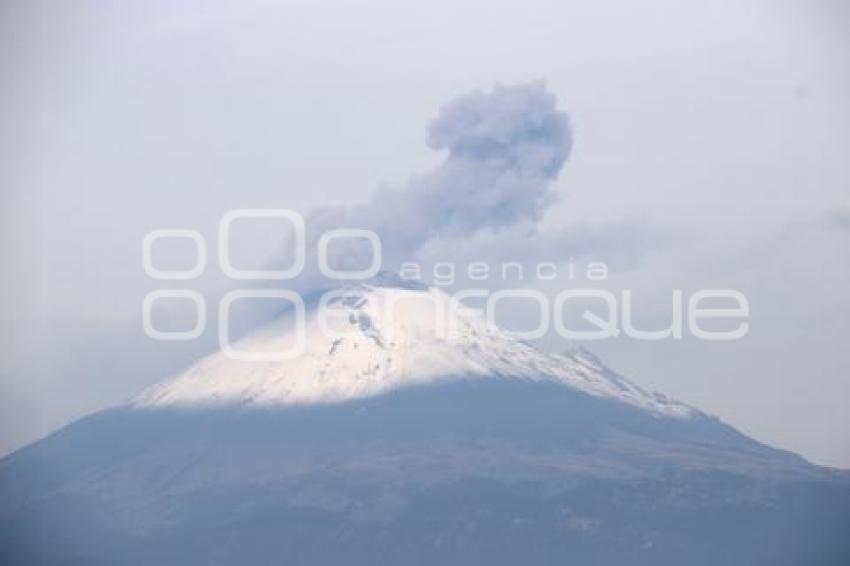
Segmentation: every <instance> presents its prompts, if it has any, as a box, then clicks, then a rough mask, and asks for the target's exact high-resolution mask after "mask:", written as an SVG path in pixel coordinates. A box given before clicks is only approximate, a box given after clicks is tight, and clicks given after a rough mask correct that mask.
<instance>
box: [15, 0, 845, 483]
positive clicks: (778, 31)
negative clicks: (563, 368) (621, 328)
mask: <svg viewBox="0 0 850 566" xmlns="http://www.w3.org/2000/svg"><path fill="white" fill-rule="evenodd" d="M844 6H845V5H844V4H843V3H842V2H839V1H837V0H836V1H820V2H819V1H814V2H812V1H782V0H780V1H764V2H748V1H735V2H716V1H712V2H708V1H706V2H689V3H684V2H678V1H669V2H642V3H635V2H626V1H624V2H594V3H589V2H581V3H579V2H575V3H571V2H564V1H557V2H556V1H553V2H537V1H525V2H521V3H520V2H502V3H494V2H483V1H482V2H464V3H459V2H428V3H420V4H418V5H416V4H407V3H405V4H402V3H399V2H375V1H370V2H366V1H361V2H336V3H325V4H323V5H322V6H321V7H319V6H318V5H317V4H316V3H314V2H307V1H303V2H270V1H268V2H261V1H256V0H248V1H244V2H239V3H224V2H181V3H174V2H166V1H135V2H132V1H131V2H106V1H100V2H94V1H81V2H75V3H73V4H72V3H68V2H60V1H55V2H30V1H27V2H23V1H21V2H16V1H11V2H4V3H3V6H2V8H0V10H2V13H0V28H2V30H0V31H2V35H0V37H2V39H0V42H2V49H0V65H2V71H3V76H4V81H3V82H4V87H3V89H2V90H0V132H2V133H0V144H2V152H0V187H2V197H0V198H2V200H0V214H2V218H0V226H1V227H2V228H0V230H2V244H0V258H2V260H3V266H4V268H3V270H2V275H0V277H2V286H1V287H0V289H2V291H3V299H2V308H3V316H2V327H0V332H2V334H0V336H2V346H1V347H2V358H0V359H2V360H3V363H2V366H1V367H0V372H1V373H0V452H5V451H8V450H10V449H13V448H14V447H17V446H20V445H21V444H22V443H24V442H27V441H29V440H32V439H34V438H37V437H38V436H40V435H43V434H45V433H47V432H49V431H50V430H52V429H54V428H56V427H58V426H60V425H61V424H64V423H66V422H68V421H69V420H71V419H73V418H75V417H77V416H80V415H82V414H85V413H86V412H90V411H92V410H95V409H97V408H100V407H103V406H107V405H110V404H115V403H119V402H122V401H124V400H126V399H127V398H128V397H130V396H132V395H133V394H135V393H136V392H138V391H139V390H140V389H141V388H142V387H144V386H145V385H147V384H149V383H152V382H154V381H156V380H157V379H160V378H163V377H166V376H167V375H169V374H170V373H172V372H174V371H176V370H178V369H179V368H181V367H183V366H184V365H186V364H188V363H190V362H191V361H192V360H193V359H194V358H195V357H197V356H198V355H200V354H201V353H202V352H205V351H207V350H208V349H209V348H210V347H212V344H213V342H214V338H215V336H214V334H213V333H207V334H208V335H205V336H204V337H203V338H202V339H201V340H199V341H197V342H192V343H183V344H176V343H175V344H169V345H165V346H164V345H163V344H161V343H152V342H151V341H149V340H148V339H147V338H145V337H144V335H143V334H142V331H141V324H140V321H139V317H140V305H141V300H142V297H143V296H144V294H145V293H146V292H148V291H150V290H152V289H153V288H155V287H157V286H159V285H158V284H157V283H156V282H152V281H150V280H149V279H148V278H147V277H146V276H145V275H144V273H143V271H142V266H141V259H140V255H141V242H142V238H143V237H144V235H145V233H146V232H148V231H149V230H152V229H155V228H162V227H189V228H194V229H197V230H199V231H201V232H202V233H203V234H204V235H205V236H206V237H207V239H208V240H209V241H210V242H214V240H215V234H216V227H217V223H218V220H219V218H220V217H221V215H222V213H224V212H225V211H227V210H229V209H231V208H240V207H287V208H293V209H297V210H302V211H308V210H311V209H313V208H315V207H317V206H321V205H326V204H329V203H342V204H351V203H358V202H369V198H370V195H371V194H372V192H373V191H374V190H375V188H376V187H378V186H382V185H385V186H390V187H398V186H405V185H407V184H408V183H410V182H411V181H410V178H411V176H412V175H417V174H421V173H423V172H427V171H433V170H434V169H435V168H436V167H439V166H440V163H442V161H443V160H444V159H445V152H442V153H441V152H440V151H436V150H434V149H431V148H429V147H428V145H427V143H426V142H427V136H426V129H427V125H428V124H429V122H430V121H431V120H433V119H434V118H435V117H436V116H437V114H438V111H439V109H440V107H441V105H442V104H444V103H445V102H447V101H450V100H453V99H455V98H456V97H458V96H459V95H464V94H465V93H468V92H470V91H473V90H475V89H483V90H489V89H491V88H492V87H493V86H494V85H495V84H497V83H503V84H513V83H527V82H529V81H535V80H543V81H545V83H546V85H547V88H548V91H549V92H551V93H552V94H553V95H554V96H555V97H557V104H558V107H559V108H560V109H562V110H564V111H566V112H568V113H569V115H570V120H571V122H572V130H573V140H572V142H573V145H572V150H571V155H570V159H569V161H568V162H567V163H566V165H565V166H564V168H563V170H562V172H561V174H560V176H559V177H558V178H557V180H555V181H554V185H553V186H552V187H551V190H553V191H554V193H556V194H557V196H558V199H557V201H556V202H554V203H553V204H552V205H551V206H549V207H548V208H547V209H546V212H545V215H544V216H543V217H542V218H541V219H540V222H539V225H537V233H536V235H535V236H534V237H533V238H532V237H530V236H529V237H528V239H527V240H526V239H524V238H523V237H518V236H517V234H515V233H509V236H505V235H504V234H502V235H501V236H500V235H486V234H485V235H483V236H481V237H477V238H473V239H472V240H471V241H470V242H468V245H467V248H465V249H463V250H457V249H454V250H445V249H441V248H440V246H439V245H435V246H432V247H431V248H430V249H428V250H426V251H425V253H424V255H425V256H427V255H428V254H430V257H432V258H434V257H443V256H446V255H452V254H454V257H455V258H457V259H464V258H467V259H468V258H473V257H478V256H480V255H482V254H483V255H487V257H486V258H484V259H492V260H499V259H511V258H512V256H511V254H512V253H514V254H521V253H522V246H521V245H520V244H523V243H525V242H530V243H531V244H529V245H533V249H534V250H536V252H537V253H542V252H541V250H543V251H545V252H547V253H549V252H550V251H551V253H552V254H553V255H557V256H559V257H553V258H552V259H558V260H562V259H563V258H564V257H568V256H571V255H575V256H577V257H585V258H591V259H595V260H599V261H607V262H609V263H610V264H611V265H612V266H614V268H615V271H614V273H613V274H612V278H611V281H610V285H611V286H612V287H615V288H622V287H628V288H631V289H633V290H634V293H635V295H636V296H639V297H640V300H639V304H640V312H641V313H644V321H645V322H646V324H651V323H653V322H657V321H659V320H660V321H663V320H664V315H665V312H667V310H666V309H667V307H666V306H665V301H667V300H668V298H669V292H670V290H671V289H673V288H682V289H696V288H704V287H730V288H737V289H740V290H742V291H744V292H745V293H746V294H747V296H748V298H749V300H750V306H751V311H752V316H751V324H750V328H751V330H750V334H749V335H748V336H747V337H746V338H745V339H744V340H741V341H738V342H733V343H705V342H697V341H692V340H686V341H683V342H659V343H647V342H634V341H629V340H616V341H610V342H604V343H600V344H598V345H594V346H593V348H594V350H595V351H597V353H599V354H600V355H602V357H603V358H604V359H605V360H606V361H607V362H608V363H609V364H610V365H611V366H613V367H614V368H615V369H617V370H619V371H621V372H622V373H624V374H626V375H627V376H629V377H630V378H631V379H633V380H634V381H636V382H638V383H641V384H643V385H646V386H648V387H651V388H655V389H658V390H660V391H663V392H665V393H667V394H669V395H671V396H674V397H677V398H680V399H681V400H683V401H686V402H689V403H692V404H694V405H696V406H698V407H700V408H702V409H704V410H707V411H709V412H712V413H714V414H717V415H718V416H720V417H721V418H723V419H724V420H726V421H728V422H730V423H732V424H733V425H735V426H737V427H739V428H741V429H742V430H743V431H745V432H747V433H749V434H751V435H753V436H755V437H756V438H758V439H760V440H762V441H765V442H768V443H770V444H773V445H776V446H781V447H784V448H788V449H791V450H794V451H797V452H799V453H801V454H803V455H805V456H807V457H809V458H811V459H813V460H814V461H816V462H819V463H825V464H832V465H839V466H843V467H850V374H848V369H847V368H848V367H850V347H848V346H850V343H848V342H850V293H848V291H847V288H848V287H850V103H848V101H850V33H848V32H850V12H848V10H847V8H846V7H844ZM278 245H279V242H277V241H275V239H274V238H269V239H267V240H258V241H256V242H254V243H253V244H251V245H248V244H245V245H243V246H242V248H243V250H244V251H245V253H250V254H253V255H254V257H255V258H257V259H262V258H264V257H268V256H270V255H272V254H274V253H275V252H276V248H277V246H278ZM512 245H513V246H514V249H512V248H511V246H512ZM476 246H479V247H478V248H476ZM561 247H563V249H561ZM208 272H209V273H208V274H207V275H205V276H204V277H203V278H202V280H200V281H196V282H192V283H190V284H187V285H185V287H186V288H190V287H191V288H200V289H203V290H205V291H208V292H209V293H210V302H211V303H213V302H214V297H215V293H217V292H220V291H221V290H222V289H223V288H225V287H226V285H227V283H226V282H225V281H224V279H223V278H222V277H221V276H220V274H218V273H217V270H215V269H209V270H208ZM563 284H564V282H563V281H558V282H556V283H551V284H547V285H545V286H541V287H543V288H546V290H550V291H551V290H555V289H556V288H557V286H558V285H560V286H561V287H563ZM519 318H521V317H519ZM543 345H544V346H545V347H547V348H552V349H557V348H558V347H559V346H561V345H560V344H559V343H558V342H557V341H556V340H554V339H550V340H547V341H544V344H543Z"/></svg>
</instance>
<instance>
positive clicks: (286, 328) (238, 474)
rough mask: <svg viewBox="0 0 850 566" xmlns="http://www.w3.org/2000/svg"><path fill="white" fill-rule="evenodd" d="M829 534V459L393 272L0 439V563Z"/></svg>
mask: <svg viewBox="0 0 850 566" xmlns="http://www.w3.org/2000/svg"><path fill="white" fill-rule="evenodd" d="M299 324H300V326H299ZM297 328H300V332H299V331H296V329H297ZM302 340H303V343H302ZM299 344H300V345H301V346H303V348H301V349H300V350H299V351H298V352H297V354H298V355H292V356H275V353H276V352H281V351H286V350H290V349H292V348H293V347H294V346H296V345H299ZM234 352H236V356H235V357H234V355H233V354H234ZM240 358H241V359H240ZM244 358H252V359H250V360H246V359H244ZM848 535H850V475H848V474H847V473H846V472H843V471H838V470H832V469H827V468H821V467H818V466H815V465H812V464H810V463H808V462H807V461H805V460H804V459H802V458H800V457H799V456H796V455H794V454H792V453H789V452H784V451H781V450H777V449H774V448H771V447H768V446H765V445H763V444H761V443H759V442H757V441H755V440H753V439H751V438H748V437H747V436H745V435H743V434H741V433H740V432H738V431H736V430H735V429H734V428H732V427H730V426H728V425H726V424H724V423H722V422H721V421H719V420H718V419H716V418H715V417H712V416H710V415H708V414H706V413H704V412H702V411H700V410H698V409H696V408H693V407H690V406H688V405H685V404H683V403H679V402H676V401H673V400H671V399H668V398H666V397H664V396H663V395H660V394H657V393H651V392H648V391H645V390H644V389H642V388H640V387H638V386H636V385H635V384H633V383H631V382H630V381H628V380H627V379H625V378H623V377H622V376H620V375H618V374H616V373H615V372H613V371H612V370H610V369H609V368H607V367H606V366H605V365H604V364H603V363H602V362H601V361H600V360H599V359H598V358H596V357H595V356H593V355H592V354H591V353H589V352H588V351H586V350H584V349H581V348H575V349H571V350H569V351H567V352H565V353H562V354H557V355H553V354H547V353H544V352H541V351H539V350H537V349H536V348H534V347H533V346H531V345H528V344H526V343H523V342H521V341H518V340H516V339H514V338H512V337H511V336H510V335H509V334H508V333H506V332H504V331H502V330H500V329H499V328H497V327H495V326H494V325H493V324H491V323H490V322H489V321H488V320H487V319H486V317H484V316H483V315H482V314H481V313H480V312H478V311H476V310H474V309H470V308H467V307H464V306H463V305H461V304H459V303H457V302H456V301H454V300H453V299H452V298H451V297H450V296H449V295H447V294H445V293H443V292H442V291H440V290H438V289H434V288H429V287H425V286H423V285H419V284H415V283H409V282H403V281H397V280H378V281H372V282H370V283H369V284H362V285H354V286H351V287H348V288H345V289H341V290H338V291H335V292H332V293H326V294H323V295H321V297H319V296H317V297H316V298H314V299H312V300H310V301H308V302H307V308H306V313H305V317H304V320H303V321H301V322H300V323H299V322H298V319H297V318H296V317H295V314H293V313H290V314H289V315H283V316H282V317H281V318H280V319H278V320H275V321H274V322H272V323H271V324H269V325H268V326H266V327H264V328H262V329H260V330H259V331H257V332H255V333H253V334H251V335H249V336H247V337H245V338H244V339H242V340H240V341H238V342H236V343H234V344H233V345H232V347H231V348H230V350H229V351H225V352H218V353H216V354H213V355H211V356H209V357H207V358H205V359H203V360H201V361H199V362H198V363H197V364H196V365H194V366H193V367H191V368H189V369H188V370H187V371H186V372H184V373H183V374H181V375H178V376H176V377H174V378H172V379H169V380H166V381H164V382H162V383H159V384H157V385H155V386H153V387H151V388H149V389H148V390H146V391H144V392H142V393H141V394H140V395H139V396H138V397H137V398H135V399H133V400H131V401H130V402H129V403H127V404H126V405H123V406H120V407H115V408H111V409H107V410H104V411H101V412H98V413H96V414H93V415H91V416H89V417H86V418H83V419H81V420H79V421H77V422H75V423H73V424H71V425H69V426H67V427H65V428H63V429H61V430H59V431H57V432H55V433H53V434H52V435H50V436H48V437H47V438H44V439H43V440H41V441H38V442H36V443H34V444H32V445H30V446H27V447H25V448H23V449H21V450H18V451H17V452H14V453H13V454H11V455H9V456H7V457H5V458H3V459H2V460H0V563H2V564H10V565H12V564H14V565H18V564H45V565H46V564H50V565H55V564H67V565H78V564H79V565H87V566H92V565H105V564H109V565H115V564H126V565H137V564H138V565H142V564H144V565H150V564H158V565H171V564H174V565H178V564H179V565H181V566H191V565H202V564H203V565H210V564H244V565H255V564H256V565H261V564H262V565H265V564H287V565H300V564H303V565H330V564H345V565H364V566H365V565H370V566H374V565H381V564H387V565H394V566H404V565H425V564H429V565H430V564H440V565H466V566H468V565H475V564H486V565H500V564H506V565H507V564H594V565H608V564H611V565H613V564H618V565H619V564H634V565H644V564H645V565H667V564H670V565H673V564H676V565H681V564H690V565H703V564H705V565H712V566H714V565H717V564H727V565H730V564H731V565H737V564H741V565H744V564H746V565H755V564H765V565H768V564H769V565H771V566H777V565H784V564H789V565H790V564H807V565H814V564H818V565H821V564H827V565H828V564H835V565H839V564H841V565H844V564H850V542H848Z"/></svg>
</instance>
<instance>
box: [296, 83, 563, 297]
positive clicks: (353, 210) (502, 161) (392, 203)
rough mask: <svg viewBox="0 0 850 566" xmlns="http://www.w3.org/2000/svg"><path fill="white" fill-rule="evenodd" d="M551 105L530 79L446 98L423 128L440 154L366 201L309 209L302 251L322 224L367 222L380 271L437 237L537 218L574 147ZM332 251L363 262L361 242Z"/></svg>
mask: <svg viewBox="0 0 850 566" xmlns="http://www.w3.org/2000/svg"><path fill="white" fill-rule="evenodd" d="M556 103H557V101H556V99H555V96H554V95H553V94H552V93H550V92H549V91H548V90H547V89H546V86H545V85H544V83H542V82H534V83H529V84H522V85H514V86H496V87H495V88H493V89H492V90H491V91H490V92H481V91H477V92H473V93H471V94H467V95H465V96H462V97H459V98H457V99H455V100H453V101H451V102H449V103H448V104H446V105H444V106H443V107H442V109H441V110H440V112H439V115H438V116H437V117H436V119H434V120H433V121H432V122H431V124H430V125H429V128H428V146H429V147H431V148H432V149H434V150H437V151H446V152H447V154H446V157H445V160H444V161H443V162H442V163H441V164H440V165H439V166H438V167H437V168H436V169H434V170H432V171H430V172H427V173H425V174H423V175H420V176H417V177H414V178H412V179H411V180H410V181H409V182H408V184H407V185H406V186H403V187H399V188H382V189H379V190H377V191H376V192H375V193H374V194H373V195H372V197H371V198H370V199H369V200H368V201H367V202H364V203H360V204H357V205H353V206H327V207H321V208H318V209H315V210H313V211H311V212H310V213H309V214H308V215H307V219H306V221H307V242H308V254H310V255H312V256H315V253H316V251H315V247H316V244H317V242H318V239H319V237H320V236H321V235H322V234H323V233H325V232H326V231H327V230H330V229H333V228H342V227H345V228H366V229H369V230H372V231H374V232H376V233H377V234H378V236H379V237H380V239H381V242H382V246H383V259H384V262H383V265H384V268H389V269H392V268H394V267H397V266H398V264H400V263H401V262H403V261H407V260H411V259H413V258H415V256H416V254H417V253H418V252H419V251H420V250H421V249H422V248H423V247H424V246H425V245H426V244H428V243H429V242H432V241H435V240H443V239H453V238H465V237H469V236H471V235H473V234H475V233H477V232H479V231H482V230H490V231H493V232H498V231H500V230H504V229H508V228H511V227H513V226H516V225H517V224H519V223H523V222H526V223H527V222H531V223H535V224H536V223H537V221H538V220H539V219H540V218H541V216H542V214H543V213H544V211H545V210H546V208H547V207H548V206H549V205H550V204H551V203H552V202H553V198H554V194H553V192H552V191H551V185H552V181H553V180H554V179H555V178H556V177H557V176H558V173H559V172H560V170H561V168H562V166H563V165H564V163H565V162H566V160H567V158H568V157H569V153H570V148H571V146H572V134H571V129H570V121H569V117H568V116H567V114H566V113H564V112H563V111H560V110H558V108H557V104H556ZM330 252H331V261H332V262H333V263H334V264H335V265H348V266H350V265H351V264H352V263H359V262H360V261H361V260H363V261H362V263H368V261H366V260H364V258H363V257H361V256H362V255H363V254H366V253H367V251H366V249H365V246H362V245H361V246H358V245H356V244H355V243H353V242H352V243H350V244H349V245H348V246H345V247H343V248H337V249H336V250H333V249H332V250H330ZM308 265H315V262H311V261H308ZM316 276H317V274H316V273H315V272H313V273H311V274H308V276H307V279H308V280H310V279H313V280H314V279H315V278H316ZM311 283H312V281H311Z"/></svg>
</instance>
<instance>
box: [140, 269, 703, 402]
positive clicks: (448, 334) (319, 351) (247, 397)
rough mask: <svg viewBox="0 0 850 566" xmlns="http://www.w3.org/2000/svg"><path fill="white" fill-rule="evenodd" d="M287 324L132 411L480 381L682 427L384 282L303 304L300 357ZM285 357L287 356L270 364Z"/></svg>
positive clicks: (429, 298) (410, 289) (581, 372)
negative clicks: (591, 400) (633, 411)
mask: <svg viewBox="0 0 850 566" xmlns="http://www.w3.org/2000/svg"><path fill="white" fill-rule="evenodd" d="M294 320H295V317H294V316H293V315H292V314H290V315H287V316H283V317H281V318H280V319H278V320H276V321H274V322H272V323H271V324H269V325H268V326H266V327H264V328H262V329H260V330H258V331H257V332H255V333H253V334H251V335H249V336H247V337H246V338H244V339H242V340H240V341H238V342H236V343H234V344H233V345H232V348H233V350H234V351H236V353H237V358H245V357H246V356H248V357H250V356H253V357H257V355H258V354H259V355H262V356H264V357H265V359H263V360H259V361H257V360H246V359H234V356H233V355H230V354H228V353H226V352H223V351H222V352H218V353H215V354H213V355H211V356H209V357H207V358H205V359H202V360H201V361H199V362H198V363H197V364H195V365H194V366H193V367H191V368H190V369H189V370H188V371H186V372H185V373H183V374H181V375H179V376H177V377H176V378H173V379H171V380H168V381H165V382H163V383H160V384H158V385H155V386H153V387H151V388H149V389H148V390H146V391H144V392H143V393H142V394H141V395H140V397H139V398H137V399H136V401H135V402H134V405H135V406H136V407H146V408H153V407H178V406H193V405H231V404H239V405H245V404H250V405H258V406H263V405H265V406H268V405H287V404H303V403H326V402H337V401H346V400H352V399H357V398H363V397H370V396H374V395H377V394H380V393H383V392H386V391H389V390H393V389H396V388H399V387H404V386H407V385H413V384H423V383H430V382H435V381H441V380H451V379H468V378H482V379H518V380H526V381H548V382H556V383H561V384H563V385H565V386H567V387H571V388H574V389H577V390H580V391H582V392H585V393H588V394H590V395H594V396H600V397H606V398H611V399H613V400H618V401H621V402H624V403H628V404H630V405H634V406H638V407H641V408H644V409H646V410H649V411H651V412H653V413H655V414H658V415H666V416H675V417H687V416H688V415H690V414H692V412H693V411H694V410H693V409H691V408H690V407H687V406H685V405H683V404H680V403H676V402H672V401H669V400H667V399H666V398H664V397H663V396H661V395H657V394H650V393H648V392H646V391H644V390H642V389H641V388H639V387H637V386H635V385H634V384H632V383H630V382H629V381H627V380H626V379H625V378H623V377H621V376H619V375H617V374H615V373H613V372H612V371H610V370H609V369H607V368H606V367H605V366H604V365H602V364H601V362H599V360H598V359H597V358H595V357H594V356H593V355H592V354H589V353H588V352H587V351H585V350H583V349H576V350H574V351H572V352H568V353H565V354H561V355H550V354H546V353H543V352H541V351H540V350H538V349H536V348H535V347H533V346H531V345H529V344H527V343H524V342H522V341H519V340H517V339H515V338H513V337H511V336H510V335H509V334H508V333H507V332H505V331H503V330H501V329H499V328H498V327H496V326H495V325H493V324H491V323H490V322H488V321H487V319H486V317H485V316H484V314H483V313H482V312H480V311H479V310H475V309H472V308H469V307H466V306H464V305H463V304H461V303H460V302H459V301H457V300H456V299H455V298H453V297H452V296H450V295H449V294H447V293H446V292H444V291H442V290H440V289H437V288H433V287H427V286H425V285H422V284H421V283H418V282H412V281H406V280H403V279H400V278H398V276H393V275H391V274H381V275H379V276H378V277H377V278H376V279H375V280H371V281H369V282H368V283H367V284H360V285H354V286H350V287H347V288H342V289H337V290H332V291H328V292H326V293H323V294H321V295H319V296H318V297H316V298H315V300H313V301H310V302H309V304H308V307H307V309H306V312H305V316H304V320H303V325H302V331H301V335H302V336H303V347H301V349H298V348H299V333H298V332H296V331H295V323H294ZM287 351H289V352H290V355H288V356H283V355H281V356H278V354H279V353H281V352H283V353H285V352H287ZM271 358H280V359H271ZM284 358H285V359H284Z"/></svg>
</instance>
